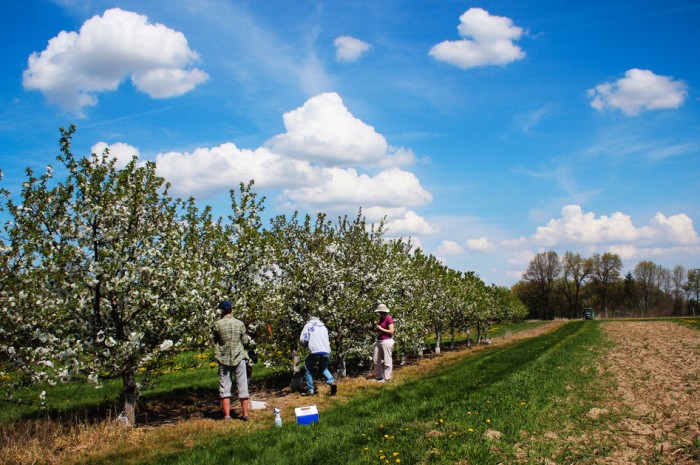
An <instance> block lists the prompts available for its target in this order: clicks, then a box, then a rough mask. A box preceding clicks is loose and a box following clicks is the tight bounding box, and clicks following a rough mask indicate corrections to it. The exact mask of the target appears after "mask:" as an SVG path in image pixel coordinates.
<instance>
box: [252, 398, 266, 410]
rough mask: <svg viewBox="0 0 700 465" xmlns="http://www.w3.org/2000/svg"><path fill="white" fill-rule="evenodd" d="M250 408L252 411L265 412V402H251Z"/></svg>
mask: <svg viewBox="0 0 700 465" xmlns="http://www.w3.org/2000/svg"><path fill="white" fill-rule="evenodd" d="M250 408H252V409H253V410H265V409H266V408H267V402H262V401H260V400H251V401H250Z"/></svg>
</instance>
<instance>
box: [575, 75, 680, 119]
mask: <svg viewBox="0 0 700 465" xmlns="http://www.w3.org/2000/svg"><path fill="white" fill-rule="evenodd" d="M687 87H688V86H687V84H686V83H685V82H683V81H674V80H673V78H671V77H668V76H659V75H656V74H654V73H653V72H651V71H649V70H644V69H636V68H635V69H630V70H629V71H627V72H626V73H625V77H624V78H622V79H619V80H618V81H616V82H605V83H603V84H599V85H597V86H596V87H595V88H594V89H590V90H589V91H588V94H589V96H591V97H593V101H592V102H591V106H592V107H593V108H595V109H596V110H599V111H602V110H605V109H606V108H613V109H615V108H616V109H619V110H620V111H622V112H623V113H624V114H626V115H629V116H634V115H637V114H639V113H640V112H641V111H642V110H659V109H669V108H678V107H680V106H681V105H683V102H684V101H685V98H686V96H687V95H688V90H687Z"/></svg>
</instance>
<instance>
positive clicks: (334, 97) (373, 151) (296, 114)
mask: <svg viewBox="0 0 700 465" xmlns="http://www.w3.org/2000/svg"><path fill="white" fill-rule="evenodd" d="M283 119H284V126H285V128H286V129H287V132H286V133H284V134H280V135H278V136H275V137H273V138H272V139H270V140H269V141H268V142H267V143H266V146H267V147H269V148H270V150H271V151H273V152H275V153H279V154H281V155H285V156H288V157H292V158H298V159H302V160H308V161H315V162H319V163H323V164H326V165H342V164H356V163H360V164H369V165H379V166H395V165H400V164H407V163H411V162H413V161H414V159H415V155H414V154H413V152H412V151H410V150H406V149H403V148H400V149H395V148H393V147H390V146H389V144H387V142H386V139H385V138H384V136H382V135H381V134H379V133H377V131H375V129H374V128H373V127H372V126H369V125H368V124H366V123H364V122H363V121H361V120H360V119H358V118H356V117H354V116H353V115H352V113H350V112H349V111H348V109H347V108H346V107H345V105H344V104H343V100H342V99H341V98H340V96H339V95H338V94H336V93H334V92H329V93H323V94H320V95H317V96H315V97H312V98H310V99H309V100H307V101H306V102H305V103H304V105H303V106H301V107H300V108H297V109H295V110H292V111H290V112H288V113H285V114H284V116H283Z"/></svg>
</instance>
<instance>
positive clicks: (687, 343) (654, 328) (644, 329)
mask: <svg viewBox="0 0 700 465" xmlns="http://www.w3.org/2000/svg"><path fill="white" fill-rule="evenodd" d="M602 328H603V331H604V332H605V333H606V334H607V336H608V337H609V339H610V340H611V341H612V342H613V343H614V345H613V347H612V348H611V350H610V351H609V352H608V354H607V359H606V361H605V363H606V364H607V367H606V369H607V370H609V372H610V373H611V374H612V376H613V378H614V379H615V381H616V384H617V386H616V387H615V388H614V389H613V390H611V392H610V396H609V399H608V405H607V406H606V409H608V410H609V411H610V412H612V413H619V414H620V417H619V420H613V421H612V422H611V423H609V424H607V427H606V428H603V429H601V430H599V431H597V432H596V434H595V435H594V436H595V439H598V440H600V441H601V442H606V441H609V440H611V439H612V443H613V445H612V450H611V451H609V452H608V453H607V454H606V455H607V457H606V458H604V459H601V460H600V461H598V462H597V463H605V464H651V463H657V464H679V465H685V464H698V463H700V333H698V331H695V330H692V329H689V328H685V327H682V326H680V325H677V324H675V323H672V322H652V321H644V322H634V321H621V322H612V321H611V322H605V323H604V324H603V325H602ZM600 413H606V412H589V414H590V415H597V414H600ZM612 418H615V416H614V415H613V416H612Z"/></svg>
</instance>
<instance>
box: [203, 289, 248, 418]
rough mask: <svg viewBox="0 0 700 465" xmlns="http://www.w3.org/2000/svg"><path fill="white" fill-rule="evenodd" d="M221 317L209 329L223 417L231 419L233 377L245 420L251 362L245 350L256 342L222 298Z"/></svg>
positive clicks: (220, 305) (229, 303)
mask: <svg viewBox="0 0 700 465" xmlns="http://www.w3.org/2000/svg"><path fill="white" fill-rule="evenodd" d="M219 309H220V310H221V318H220V319H219V320H217V321H216V322H215V323H214V327H213V329H212V332H213V336H214V345H215V347H214V348H215V353H216V360H217V362H219V397H221V404H222V407H223V409H224V420H230V419H231V387H232V386H233V378H234V376H235V378H236V388H237V390H238V398H239V399H240V401H241V410H242V411H243V416H242V418H241V419H242V420H243V421H248V418H249V417H248V407H249V403H250V401H249V397H250V396H249V394H248V373H247V370H246V368H247V364H248V363H249V361H250V358H249V355H248V350H249V349H252V348H253V347H254V346H255V341H253V339H251V337H250V336H249V335H248V333H246V329H245V325H244V324H243V322H242V321H241V320H237V319H236V318H234V317H233V315H231V302H229V301H227V300H224V301H223V302H221V303H220V304H219Z"/></svg>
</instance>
